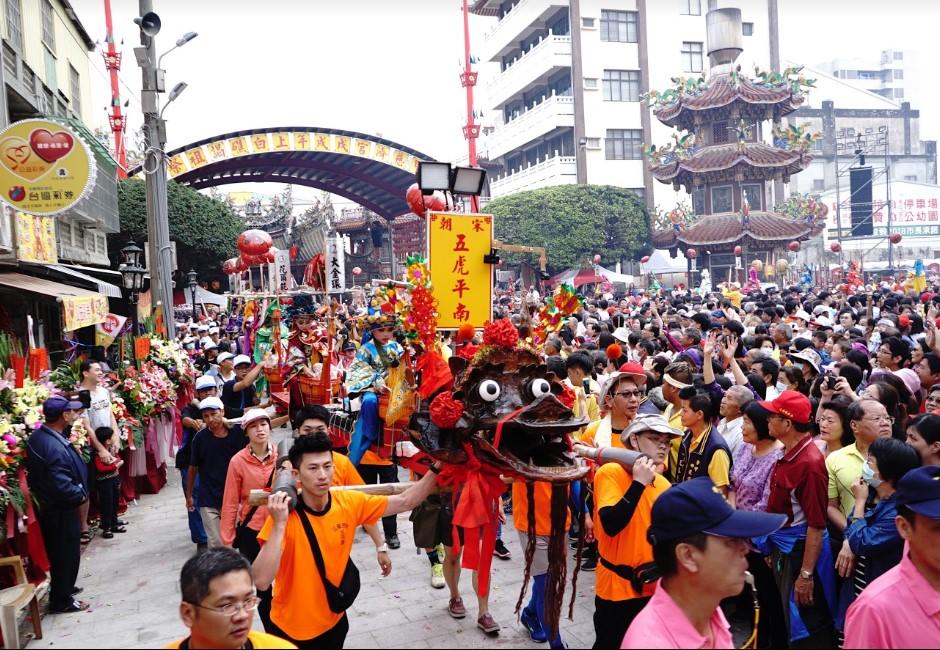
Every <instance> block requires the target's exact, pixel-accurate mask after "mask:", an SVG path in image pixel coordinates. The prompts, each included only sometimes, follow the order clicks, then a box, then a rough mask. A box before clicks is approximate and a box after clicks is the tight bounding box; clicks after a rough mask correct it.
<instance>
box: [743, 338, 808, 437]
mask: <svg viewBox="0 0 940 650" xmlns="http://www.w3.org/2000/svg"><path fill="white" fill-rule="evenodd" d="M790 356H791V357H792V356H795V355H792V354H791V355H790ZM757 404H758V406H760V407H761V408H762V409H764V410H765V411H767V412H768V413H771V414H773V415H780V416H782V417H785V418H787V419H789V420H793V421H794V422H796V423H797V424H809V418H810V412H811V411H812V410H813V407H812V405H811V404H810V403H809V398H808V397H806V395H803V394H802V393H798V392H796V391H795V390H785V391H783V392H782V393H780V396H779V397H778V398H777V399H775V400H773V401H772V402H767V401H762V402H758V403H757Z"/></svg>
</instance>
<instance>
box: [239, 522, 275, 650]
mask: <svg viewBox="0 0 940 650" xmlns="http://www.w3.org/2000/svg"><path fill="white" fill-rule="evenodd" d="M259 532H260V531H257V530H252V529H251V528H248V527H245V528H244V529H241V527H236V529H235V544H234V546H235V548H237V549H238V550H239V551H240V552H241V554H242V555H244V556H245V557H246V558H247V559H248V561H249V562H254V561H255V559H257V557H258V553H260V552H261V544H259V543H258V533H259ZM272 590H273V587H268V588H267V589H258V601H259V602H258V616H259V617H261V624H262V625H263V626H264V631H265V632H267V633H269V634H274V631H273V629H274V624H273V623H272V622H271V600H272V599H273V598H274V592H273V591H272Z"/></svg>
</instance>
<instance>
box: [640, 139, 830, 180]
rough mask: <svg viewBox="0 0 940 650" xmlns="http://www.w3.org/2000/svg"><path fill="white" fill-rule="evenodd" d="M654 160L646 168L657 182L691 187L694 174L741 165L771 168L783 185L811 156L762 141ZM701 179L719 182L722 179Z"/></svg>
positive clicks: (716, 171) (800, 169) (732, 144)
mask: <svg viewBox="0 0 940 650" xmlns="http://www.w3.org/2000/svg"><path fill="white" fill-rule="evenodd" d="M653 160H654V158H652V157H651V163H650V165H649V169H650V172H651V173H652V174H653V177H654V178H656V180H658V181H660V182H662V183H668V182H670V181H671V182H672V183H673V185H676V184H678V185H686V186H688V187H691V186H692V179H693V175H695V174H699V175H701V174H716V173H718V172H727V171H729V170H732V169H734V168H736V167H740V166H744V167H750V168H752V169H754V170H768V169H773V170H775V171H776V172H777V173H778V174H779V175H780V176H781V177H782V178H783V179H784V182H786V180H788V179H789V177H790V175H791V174H795V173H797V172H799V171H802V170H803V169H805V168H806V167H807V166H809V164H810V163H811V162H812V160H813V156H812V155H811V154H809V153H806V152H804V151H802V150H800V149H786V148H780V147H774V146H772V145H769V144H765V143H763V142H728V143H725V144H718V145H709V146H706V147H700V148H696V149H694V151H692V152H691V155H689V156H687V157H685V158H680V157H679V156H678V155H675V153H674V152H673V155H672V157H671V158H669V162H662V163H661V164H654V162H653ZM703 180H706V181H710V180H715V181H719V182H720V181H721V180H722V179H703ZM727 180H729V181H731V180H734V179H733V178H730V179H727Z"/></svg>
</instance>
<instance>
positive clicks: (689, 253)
mask: <svg viewBox="0 0 940 650" xmlns="http://www.w3.org/2000/svg"><path fill="white" fill-rule="evenodd" d="M685 256H686V257H688V258H689V259H690V260H694V259H695V258H696V257H698V251H697V250H695V249H694V248H690V249H689V250H687V251H686V252H685Z"/></svg>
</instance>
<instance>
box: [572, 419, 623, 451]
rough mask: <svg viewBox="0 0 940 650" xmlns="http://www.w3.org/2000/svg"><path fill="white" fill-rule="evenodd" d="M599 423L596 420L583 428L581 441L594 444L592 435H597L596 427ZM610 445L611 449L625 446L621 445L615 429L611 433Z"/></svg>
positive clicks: (599, 421)
mask: <svg viewBox="0 0 940 650" xmlns="http://www.w3.org/2000/svg"><path fill="white" fill-rule="evenodd" d="M600 425H601V420H596V421H594V422H591V423H590V424H589V425H587V428H585V429H584V433H582V434H581V442H583V443H584V444H586V445H593V444H595V443H594V436H595V435H597V429H598V428H599V427H600ZM610 446H611V448H612V449H626V447H624V446H623V443H622V442H620V434H619V433H617V432H616V431H615V432H612V433H611V436H610Z"/></svg>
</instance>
